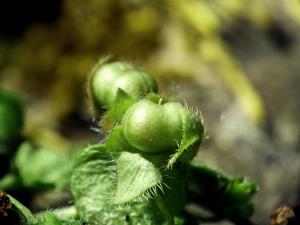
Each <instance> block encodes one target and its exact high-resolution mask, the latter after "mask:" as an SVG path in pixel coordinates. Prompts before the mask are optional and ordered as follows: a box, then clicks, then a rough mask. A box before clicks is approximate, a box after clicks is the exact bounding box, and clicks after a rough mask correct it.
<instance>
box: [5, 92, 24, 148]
mask: <svg viewBox="0 0 300 225" xmlns="http://www.w3.org/2000/svg"><path fill="white" fill-rule="evenodd" d="M23 111H24V109H23V102H22V100H21V99H20V98H19V96H17V95H15V94H13V93H10V92H5V91H1V92H0V141H9V140H12V139H14V138H17V137H19V136H20V134H21V130H22V128H23V117H24V116H23ZM0 153H1V149H0Z"/></svg>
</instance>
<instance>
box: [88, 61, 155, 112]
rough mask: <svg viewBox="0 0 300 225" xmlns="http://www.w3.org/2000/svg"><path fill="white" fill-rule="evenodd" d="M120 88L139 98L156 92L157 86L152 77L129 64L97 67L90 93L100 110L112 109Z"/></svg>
mask: <svg viewBox="0 0 300 225" xmlns="http://www.w3.org/2000/svg"><path fill="white" fill-rule="evenodd" d="M119 88H120V89H122V90H123V91H125V92H126V93H127V94H128V95H130V96H132V97H135V98H137V97H140V96H143V95H146V94H148V93H150V92H156V91H157V84H156V82H155V80H154V79H153V78H152V77H151V76H150V75H148V74H146V73H144V72H142V71H139V70H136V69H134V68H133V67H132V66H131V65H130V64H127V63H122V62H113V63H107V64H102V65H100V66H99V67H96V69H95V70H94V71H93V73H92V77H91V80H90V92H91V96H92V98H93V102H94V105H95V106H96V107H97V108H98V109H103V108H106V109H107V108H110V107H111V106H112V105H113V104H114V102H115V100H116V97H117V92H118V89H119Z"/></svg>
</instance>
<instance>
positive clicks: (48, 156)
mask: <svg viewBox="0 0 300 225" xmlns="http://www.w3.org/2000/svg"><path fill="white" fill-rule="evenodd" d="M11 161H12V162H11V164H12V166H11V167H12V168H11V170H10V171H9V173H7V174H6V175H5V176H4V177H3V178H2V179H0V189H3V190H5V191H10V190H21V189H31V190H47V189H62V188H65V187H66V186H67V185H68V183H69V179H70V177H71V169H72V163H73V160H72V155H70V154H67V153H65V152H61V151H57V150H53V149H47V148H45V147H44V148H34V147H33V146H32V145H31V144H29V143H26V142H25V143H23V144H22V145H21V146H20V148H19V149H18V150H17V152H16V155H15V157H14V158H13V159H12V160H11Z"/></svg>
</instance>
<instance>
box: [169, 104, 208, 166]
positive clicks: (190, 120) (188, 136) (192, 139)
mask: <svg viewBox="0 0 300 225" xmlns="http://www.w3.org/2000/svg"><path fill="white" fill-rule="evenodd" d="M180 113H181V117H182V134H183V135H182V139H181V143H180V145H179V147H178V149H177V150H176V152H175V154H173V155H172V157H171V158H170V160H169V162H168V165H167V168H171V167H172V166H173V165H174V164H175V163H176V161H177V160H178V159H179V158H181V160H182V161H190V160H191V159H192V158H193V157H194V156H195V155H196V154H197V152H198V147H199V145H200V143H201V141H202V138H203V137H202V135H203V126H202V122H200V121H199V120H200V119H199V118H198V117H196V116H195V115H194V114H193V113H192V112H190V111H189V110H187V109H186V108H182V109H180ZM199 131H201V132H200V133H199Z"/></svg>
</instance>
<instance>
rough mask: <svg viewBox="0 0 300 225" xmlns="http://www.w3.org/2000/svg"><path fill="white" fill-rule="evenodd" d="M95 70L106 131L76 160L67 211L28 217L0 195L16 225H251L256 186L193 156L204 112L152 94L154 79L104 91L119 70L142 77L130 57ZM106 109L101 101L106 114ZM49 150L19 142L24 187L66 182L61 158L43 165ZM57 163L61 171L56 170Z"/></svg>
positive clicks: (93, 89) (96, 103) (97, 104)
mask: <svg viewBox="0 0 300 225" xmlns="http://www.w3.org/2000/svg"><path fill="white" fill-rule="evenodd" d="M96 68H98V69H99V68H100V69H99V70H96V71H98V72H99V74H100V75H99V77H97V79H96V78H95V77H94V79H93V76H96V75H94V74H95V70H94V71H93V72H92V73H93V74H92V79H91V80H90V82H91V83H90V84H89V85H90V86H89V87H90V88H91V90H90V91H91V93H92V95H91V97H92V100H93V106H94V107H95V111H97V113H101V112H102V114H101V116H102V117H101V120H102V122H101V124H102V126H103V127H102V128H103V130H104V131H107V135H106V137H105V138H104V140H101V142H100V143H98V144H93V145H90V146H88V147H86V148H85V149H83V150H82V151H81V152H80V153H79V154H78V155H77V157H76V159H75V160H74V162H73V171H72V174H71V177H70V190H71V192H72V195H73V200H74V206H70V207H71V211H70V212H71V213H65V211H64V210H63V209H57V210H55V211H53V212H49V211H46V212H43V213H40V214H39V215H32V214H31V213H30V211H29V210H28V209H26V208H25V207H23V206H22V205H21V206H20V203H18V202H17V201H16V200H15V199H13V198H12V197H11V196H9V195H7V196H8V200H7V198H6V201H4V200H1V199H0V203H4V202H8V203H9V204H8V205H10V207H8V206H6V207H4V208H5V209H3V210H2V211H3V212H5V213H6V214H7V213H8V212H9V211H10V210H11V209H14V210H15V211H16V212H17V214H18V215H19V216H18V218H19V220H20V221H21V222H19V224H21V225H37V224H45V225H46V224H49V225H52V224H53V225H65V224H80V223H81V222H84V223H85V224H89V225H101V224H103V225H104V224H105V225H110V224H111V225H125V224H130V225H137V224H142V225H156V224H157V225H158V224H165V225H174V224H176V225H183V224H189V225H193V224H199V223H201V222H203V221H207V220H220V219H224V218H227V219H230V220H232V221H233V222H235V223H236V224H251V223H250V222H249V220H248V218H249V216H251V214H252V212H253V206H252V204H251V203H250V202H249V201H250V199H251V197H252V196H253V194H254V193H255V192H256V191H257V186H256V184H255V183H253V182H249V181H246V180H245V179H243V178H231V177H228V176H225V175H223V174H222V173H221V172H219V171H216V170H214V169H211V168H208V167H206V166H204V165H202V164H200V163H197V162H194V161H192V159H193V157H194V156H195V155H196V153H197V151H198V149H199V146H200V144H201V142H202V140H203V136H204V128H203V120H202V118H201V117H199V116H198V115H197V113H193V112H192V111H190V110H189V109H188V108H187V107H185V106H183V105H181V104H180V103H178V102H170V101H169V100H168V99H166V98H162V97H161V96H160V95H158V94H156V93H153V92H151V91H154V88H153V87H154V86H151V85H152V84H155V82H152V81H151V82H150V83H147V82H146V83H144V82H135V83H133V84H134V90H139V91H141V90H143V91H141V92H139V94H136V92H130V91H128V90H131V89H127V87H128V86H126V85H125V86H118V85H117V84H114V85H116V86H114V88H112V89H107V85H108V83H107V82H108V80H109V79H111V78H113V79H112V80H113V81H112V82H113V83H114V82H115V81H116V80H118V78H119V77H122V76H124V77H126V76H128V77H126V80H127V79H128V80H131V79H134V80H135V79H137V80H140V77H139V76H141V72H140V71H138V70H136V69H135V68H134V67H133V66H131V65H129V64H127V63H120V62H116V63H108V64H103V65H102V64H101V65H98V66H97V67H96ZM104 68H105V69H104ZM103 71H109V72H105V73H104V72H103ZM116 71H117V73H116V74H115V72H116ZM112 74H113V75H112ZM124 74H125V75H124ZM129 74H131V75H129ZM130 76H132V77H130ZM147 76H148V75H147ZM147 79H148V78H147ZM149 80H152V78H150V77H149ZM101 81H103V84H102V83H101ZM109 82H111V81H109ZM126 82H127V81H126ZM126 82H125V83H126ZM110 84H112V83H110ZM126 84H129V83H126ZM145 84H151V85H150V86H151V87H152V88H153V89H152V88H144V87H145ZM155 87H156V86H155ZM102 88H103V90H98V89H102ZM123 88H124V89H123ZM143 88H144V89H143ZM93 93H100V94H99V95H98V94H97V95H95V94H93ZM103 93H105V94H103ZM98 97H100V98H98ZM103 107H104V108H105V107H106V110H105V112H104V111H103V110H102V109H103ZM100 109H101V110H102V111H101V110H100ZM98 116H100V114H98ZM48 154H49V153H48V152H46V151H42V150H40V151H38V152H34V151H33V150H32V147H30V145H29V144H24V145H22V147H21V149H20V150H19V151H18V153H17V155H16V163H17V164H16V165H19V167H17V168H19V172H18V173H17V174H19V176H20V177H21V178H22V179H20V181H22V182H23V184H24V185H25V186H26V185H27V186H30V187H36V186H38V185H41V184H43V185H45V186H48V187H49V185H52V187H57V186H59V187H62V186H65V185H68V183H69V182H67V180H68V179H66V178H68V176H69V175H68V172H69V170H68V169H65V168H66V167H65V165H64V163H65V162H66V161H65V160H63V157H62V156H60V157H59V158H61V160H57V158H55V157H54V158H53V161H52V162H51V161H50V164H48V166H45V167H43V166H41V165H40V160H41V158H45V155H46V158H51V157H50V155H48ZM40 156H41V157H40ZM29 159H32V160H33V159H35V160H36V162H35V163H34V165H35V166H34V165H33V166H32V167H30V166H29V167H28V168H22V166H23V165H25V164H26V162H28V161H29ZM38 165H40V166H38ZM36 166H38V168H44V169H45V170H44V172H45V173H46V172H47V171H49V174H48V175H49V176H45V177H44V178H43V179H42V178H40V177H41V176H42V175H41V174H40V173H35V172H34V171H35V168H37V167H36ZM55 167H56V168H60V169H58V170H59V171H65V173H62V172H58V173H56V172H55V169H54V168H55ZM51 169H52V170H54V171H52V172H51ZM62 174H63V176H64V179H63V178H62V177H61V175H62ZM55 181H57V182H55ZM59 181H64V182H59ZM0 184H1V183H0ZM2 195H3V196H6V195H5V194H2ZM3 199H4V198H3ZM187 204H196V205H197V207H198V206H201V207H204V208H206V209H207V210H209V211H210V212H211V213H212V216H211V217H210V218H207V217H205V216H203V215H201V214H194V213H193V212H190V211H189V210H187V209H186V205H187ZM4 205H7V204H4ZM0 212H1V210H0Z"/></svg>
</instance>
